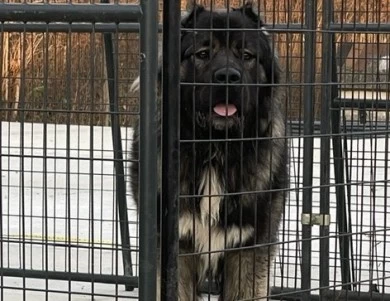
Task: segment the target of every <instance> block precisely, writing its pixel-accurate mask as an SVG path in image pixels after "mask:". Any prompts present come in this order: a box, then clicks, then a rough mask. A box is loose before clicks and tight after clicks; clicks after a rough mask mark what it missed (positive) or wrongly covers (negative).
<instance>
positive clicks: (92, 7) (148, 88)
mask: <svg viewBox="0 0 390 301" xmlns="http://www.w3.org/2000/svg"><path fill="white" fill-rule="evenodd" d="M157 16H158V5H157V1H142V3H141V4H140V5H123V4H109V1H108V0H101V4H77V5H73V4H56V5H51V4H37V5H34V4H27V3H25V4H9V3H0V22H1V23H0V31H1V32H43V33H44V32H64V33H72V32H102V33H104V46H105V59H106V69H107V78H108V92H109V103H110V116H111V129H112V142H113V148H114V167H115V171H116V176H115V178H116V179H115V180H116V191H115V196H116V203H117V206H118V212H119V217H118V219H119V221H120V234H121V241H122V244H121V248H122V258H123V267H124V275H123V276H118V275H104V274H92V273H91V274H89V273H72V272H59V271H37V270H26V269H24V270H20V269H11V268H3V267H1V268H0V275H1V276H2V277H3V276H11V277H26V278H39V279H57V280H68V281H85V282H101V283H113V284H114V283H115V284H123V285H125V287H126V290H133V289H134V287H138V288H139V297H140V299H141V300H151V299H153V298H155V297H154V296H155V294H156V291H155V286H154V285H152V286H151V285H150V284H151V283H153V278H155V275H156V260H153V258H156V256H157V254H156V229H155V224H156V218H155V216H156V212H157V210H156V202H155V200H156V196H157V194H156V191H157V189H156V187H157V183H156V177H155V178H154V182H153V178H152V176H150V175H156V162H157V161H156V160H157V159H156V158H157V157H156V153H157V151H156V150H157V145H156V132H155V128H156V125H155V119H154V112H155V110H156V103H155V99H156V95H157V94H156V93H157V92H156V90H157V89H156V79H157V35H158V23H157V19H158V18H157ZM5 22H7V23H5ZM9 22H11V23H9ZM52 22H56V23H52ZM118 24H121V25H119V26H118ZM122 24H123V25H124V26H122ZM137 31H139V32H140V36H141V45H140V52H141V53H140V76H141V87H140V88H141V99H142V104H143V105H142V106H141V110H140V117H141V119H140V120H141V131H142V135H141V137H142V138H141V143H140V147H141V149H142V151H143V152H146V153H149V154H155V155H154V156H147V157H144V158H142V159H141V160H140V164H141V177H144V181H141V183H146V180H147V181H148V185H142V184H141V185H140V186H141V191H140V195H141V197H142V198H143V199H145V200H149V203H148V202H147V201H145V202H144V204H145V207H143V206H142V207H141V208H140V210H141V213H140V214H141V216H143V218H141V224H140V233H141V235H140V262H139V264H140V273H139V278H138V277H135V276H133V273H132V262H131V250H130V238H129V227H128V220H129V219H128V213H127V204H126V185H125V178H124V174H125V173H124V162H123V160H124V158H123V152H122V137H121V132H120V124H119V114H118V113H119V108H118V95H117V89H116V87H117V75H116V72H115V70H116V68H117V66H115V64H116V60H115V59H114V56H115V55H116V49H114V46H115V45H114V43H113V41H112V33H118V32H137ZM153 208H155V209H154V211H155V212H154V214H153ZM145 210H147V212H145ZM153 245H154V246H153ZM154 283H155V282H154Z"/></svg>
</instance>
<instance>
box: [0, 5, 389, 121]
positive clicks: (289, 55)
mask: <svg viewBox="0 0 390 301" xmlns="http://www.w3.org/2000/svg"><path fill="white" fill-rule="evenodd" d="M50 2H51V3H54V2H55V3H59V2H64V1H56V0H54V1H53V0H51V1H50ZM76 2H77V3H81V2H85V3H87V1H73V3H76ZM120 2H124V1H120ZM160 2H161V1H160ZM318 2H322V1H318ZM200 3H202V4H205V5H209V3H210V1H204V0H201V1H200ZM213 3H214V5H215V6H216V7H217V6H218V7H221V6H224V5H226V2H225V1H220V0H216V1H215V2H213ZM229 3H230V5H231V6H238V5H241V4H242V1H237V0H232V1H230V2H229ZM161 4H162V3H160V8H161V7H162V5H161ZM259 4H260V8H261V11H262V13H263V15H264V18H265V21H266V23H267V24H268V26H269V27H270V28H272V26H273V24H277V23H294V24H302V23H303V22H304V20H303V19H304V8H303V4H304V1H298V0H289V1H287V0H286V1H279V0H277V1H276V0H275V1H264V0H262V1H260V3H259ZM186 6H187V1H182V8H183V9H185V8H186ZM334 7H335V22H343V23H363V24H366V23H372V22H383V23H385V22H390V2H389V1H388V0H364V1H363V0H361V1H358V0H343V1H342V0H336V1H335V2H334ZM160 19H161V16H160ZM317 20H318V34H317V49H316V50H315V51H316V62H317V63H316V74H317V77H316V82H318V83H321V76H320V74H321V31H320V29H321V24H322V6H321V3H319V5H318V8H317ZM0 39H1V40H0V54H1V65H0V68H1V77H0V101H1V113H0V116H1V120H2V121H29V122H50V123H68V122H69V123H72V124H94V125H109V124H110V116H109V114H108V110H109V107H108V103H109V101H108V86H107V81H106V78H107V76H106V71H105V61H104V47H103V36H102V34H101V33H70V34H68V33H16V32H15V33H6V32H0ZM273 40H274V42H275V46H276V48H277V50H278V53H279V57H280V61H281V65H282V68H283V71H284V73H283V81H284V82H287V83H289V84H293V85H289V86H288V87H286V89H285V91H286V96H287V97H286V103H287V108H288V115H289V116H290V118H291V119H301V117H302V114H301V109H302V93H303V87H302V86H301V84H302V83H303V66H304V65H303V57H304V45H303V40H304V38H303V33H299V34H292V33H278V34H274V35H273ZM114 43H115V47H116V49H117V56H116V59H117V66H118V70H117V76H118V79H119V82H118V89H117V91H116V93H117V95H118V98H119V102H120V111H121V123H122V125H131V124H132V123H133V121H134V118H135V117H134V114H136V113H137V112H138V95H137V94H134V93H130V92H129V87H130V85H131V82H132V81H133V79H134V78H135V77H136V76H137V74H138V65H139V56H138V51H139V40H138V34H115V36H114ZM389 44H390V34H379V33H343V34H341V33H340V34H336V47H337V48H338V49H339V48H340V47H342V45H344V46H345V45H347V46H348V45H351V47H350V48H348V47H347V49H348V51H347V52H346V53H345V54H344V57H343V58H342V59H343V61H344V63H343V64H342V66H339V67H338V71H339V74H340V77H339V81H341V82H343V83H346V85H345V86H342V87H344V88H346V89H348V88H352V87H353V88H359V89H366V90H367V89H369V90H371V91H373V90H386V91H389V75H388V74H387V75H378V72H376V68H377V62H378V58H379V57H381V56H385V55H389V54H390V48H389ZM366 82H378V84H368V85H367V84H364V83H366ZM347 83H349V84H347ZM319 91H320V84H319V85H318V86H317V88H316V97H315V99H313V101H314V102H315V112H314V113H315V116H316V118H318V117H319V108H320V98H319Z"/></svg>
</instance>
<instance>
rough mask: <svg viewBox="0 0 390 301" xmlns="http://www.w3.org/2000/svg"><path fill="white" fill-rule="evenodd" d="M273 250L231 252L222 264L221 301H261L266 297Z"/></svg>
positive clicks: (260, 249)
mask: <svg viewBox="0 0 390 301" xmlns="http://www.w3.org/2000/svg"><path fill="white" fill-rule="evenodd" d="M274 253H275V252H274V250H273V249H271V250H270V247H262V248H257V249H254V250H253V249H252V250H243V251H236V252H231V253H229V254H227V255H226V258H225V264H224V269H225V271H224V285H223V292H222V296H223V298H220V300H221V299H222V300H223V301H235V300H241V299H251V298H253V299H254V300H261V299H263V298H266V297H267V295H268V293H267V292H268V274H269V262H272V258H273V254H274Z"/></svg>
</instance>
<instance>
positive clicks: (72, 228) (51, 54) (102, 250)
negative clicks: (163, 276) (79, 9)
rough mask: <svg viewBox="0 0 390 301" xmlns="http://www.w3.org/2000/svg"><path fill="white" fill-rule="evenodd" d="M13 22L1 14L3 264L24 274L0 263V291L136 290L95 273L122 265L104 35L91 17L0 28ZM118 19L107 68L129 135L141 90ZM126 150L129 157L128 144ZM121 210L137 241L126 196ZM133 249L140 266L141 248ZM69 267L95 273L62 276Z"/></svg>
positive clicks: (131, 36)
mask: <svg viewBox="0 0 390 301" xmlns="http://www.w3.org/2000/svg"><path fill="white" fill-rule="evenodd" d="M7 3H11V2H7ZM28 3H30V1H29V2H28ZM31 3H35V4H36V2H35V1H32V2H31ZM50 3H63V4H65V3H67V1H50ZM73 3H75V2H73ZM78 3H91V2H85V1H81V2H78ZM96 3H98V1H97V2H96ZM123 3H125V2H123ZM91 4H92V3H91ZM11 23H12V22H6V23H2V24H1V33H0V41H1V42H0V53H1V57H2V60H1V64H0V66H1V83H0V84H1V87H0V95H1V100H2V104H1V106H2V107H1V108H2V110H1V112H0V116H1V125H0V128H1V174H2V178H1V227H0V232H1V235H0V236H1V241H2V243H1V271H3V269H4V270H7V269H12V270H20V271H21V273H20V274H19V277H7V276H4V274H3V272H0V274H1V291H0V299H1V300H54V299H58V300H91V299H98V298H100V299H102V300H122V299H123V298H126V299H134V298H136V297H137V294H136V293H134V292H127V291H125V287H124V285H120V284H115V283H113V284H108V283H107V284H106V283H104V282H103V283H101V281H100V283H99V281H96V282H95V281H94V280H93V279H94V276H93V275H106V276H121V275H123V273H124V272H123V263H122V249H123V245H122V242H121V237H120V228H119V217H118V205H117V202H116V196H115V190H116V178H115V177H116V176H118V172H117V171H116V170H115V168H114V157H113V154H114V152H113V136H112V129H111V127H110V125H111V122H112V120H111V115H110V103H109V100H110V95H109V85H108V80H107V78H108V75H107V69H106V68H107V64H106V61H105V51H104V34H103V33H101V32H99V30H98V29H96V28H98V26H99V25H96V24H92V25H91V30H90V32H89V33H88V32H86V33H79V32H78V30H73V28H76V27H77V26H76V27H71V26H70V25H69V24H65V27H66V26H67V27H66V29H65V30H64V31H65V32H52V30H51V28H52V27H51V26H52V24H51V25H47V24H42V23H39V24H37V25H38V26H40V27H43V30H41V31H39V30H38V32H29V30H30V29H29V24H27V25H26V26H25V27H24V29H23V27H22V30H21V32H20V31H15V32H12V31H6V30H4V28H5V27H3V25H4V26H6V25H9V24H11ZM16 23H17V22H16ZM16 23H14V24H11V25H17V24H16ZM57 25H58V24H57ZM118 26H119V24H117V25H116V29H115V28H114V33H113V37H112V39H113V46H114V52H115V53H114V56H113V57H114V61H115V66H116V67H115V68H114V67H112V68H114V69H115V70H114V74H115V76H116V79H117V81H116V83H115V94H116V95H115V97H116V98H117V100H118V103H119V111H118V112H117V116H119V122H120V124H121V125H122V126H123V129H122V130H121V135H122V137H126V136H131V128H130V127H129V125H130V124H132V123H134V120H135V119H137V118H138V117H137V115H138V99H137V96H136V95H134V93H130V92H129V86H130V85H131V83H132V81H133V80H134V78H135V77H136V76H137V74H138V58H139V46H138V45H139V38H138V34H137V33H119V32H118V29H117V28H118ZM123 153H124V154H125V158H126V156H127V155H126V154H127V153H128V145H126V144H125V143H124V144H123ZM127 163H128V162H127V161H126V162H125V165H126V164H127ZM128 198H129V199H130V197H129V196H128ZM128 216H130V219H129V221H128V225H129V231H130V237H129V240H130V244H131V246H132V248H134V250H136V249H138V240H137V239H136V238H137V236H138V234H137V233H138V222H137V215H136V214H135V209H134V206H133V204H132V202H131V201H130V200H129V202H128ZM131 255H132V257H133V258H132V262H133V265H132V269H133V274H134V275H137V273H138V264H137V262H138V253H137V252H135V251H133V252H132V253H131ZM24 271H32V272H33V273H34V272H35V276H33V277H32V278H29V277H28V274H25V273H24ZM40 271H42V272H43V273H42V274H41V275H40V276H38V277H37V276H36V275H38V274H39V272H40ZM45 272H51V273H52V274H51V275H52V276H53V275H54V278H53V279H51V276H45V275H46V274H44V273H45ZM4 273H5V272H4ZM56 273H57V274H56ZM61 273H62V276H60V278H59V279H61V280H59V279H57V278H56V277H58V275H60V274H61ZM66 273H69V275H70V273H74V274H80V275H81V274H82V275H92V276H90V277H89V278H91V279H92V280H91V281H88V282H85V281H83V282H78V281H71V278H70V276H69V280H67V278H68V277H67V276H66V277H64V276H63V275H64V274H66ZM42 275H43V277H42ZM39 278H43V279H39ZM55 279H57V280H55Z"/></svg>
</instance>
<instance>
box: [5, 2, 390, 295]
mask: <svg viewBox="0 0 390 301" xmlns="http://www.w3.org/2000/svg"><path fill="white" fill-rule="evenodd" d="M179 4H180V3H179V2H178V1H164V11H165V13H164V21H163V22H164V28H165V29H166V30H164V46H163V48H164V50H163V52H164V57H165V58H166V60H164V65H163V74H169V76H164V78H168V80H167V81H164V83H163V87H164V89H163V93H164V95H171V96H172V95H179V93H178V91H179V90H178V89H179V84H180V83H179V78H178V72H176V70H179V68H178V65H179V62H178V57H179V56H178V53H179V52H178V48H177V47H176V46H177V45H178V43H177V42H178V40H179V36H180V32H179V16H180V5H179ZM317 4H318V3H317V1H305V24H304V25H299V24H297V25H295V24H274V25H273V26H271V27H270V31H273V32H276V33H278V32H286V33H287V32H288V33H292V32H297V33H302V34H303V35H304V36H305V40H304V47H305V54H306V55H305V58H304V83H305V86H304V95H303V100H304V124H303V135H304V138H303V139H304V150H303V156H304V158H305V159H304V161H303V170H304V173H303V187H304V189H302V191H303V203H302V205H303V207H302V209H303V215H302V220H301V222H302V224H303V225H302V241H301V243H302V254H301V258H302V265H301V270H302V278H301V279H302V281H301V288H300V289H289V288H288V287H273V288H272V290H271V294H273V295H275V296H274V298H276V299H280V298H283V299H294V300H295V299H297V298H299V299H302V300H311V299H313V300H314V299H318V298H320V299H321V300H328V299H333V298H335V297H336V296H337V298H339V299H352V300H357V299H362V300H370V299H374V300H390V298H389V295H388V294H384V293H377V292H375V291H374V290H371V291H369V292H356V291H352V287H353V284H354V280H353V277H352V272H351V270H352V269H353V267H352V266H351V259H350V256H351V244H352V242H351V230H350V225H349V224H348V222H347V220H348V218H347V215H348V210H347V205H346V204H347V201H348V198H350V192H349V191H348V189H350V186H346V187H345V186H344V183H345V182H347V183H349V175H348V174H345V170H347V171H348V168H346V167H345V164H346V163H348V161H347V160H346V159H345V154H346V148H347V147H346V143H344V142H343V138H344V135H343V134H342V132H341V129H343V125H341V124H340V120H342V116H341V112H342V110H344V109H345V108H348V107H352V108H354V107H356V105H357V106H358V107H359V108H360V109H365V108H366V107H367V106H370V107H371V108H372V107H378V108H382V109H384V110H386V112H387V115H388V111H389V105H388V102H386V101H377V102H375V103H370V104H368V103H366V102H365V101H364V102H358V104H357V103H356V101H353V100H346V99H344V98H343V97H341V96H339V80H338V74H337V67H338V66H340V65H342V61H343V56H342V55H341V54H340V53H337V50H336V42H335V35H336V34H337V33H344V32H367V31H373V32H385V33H388V32H390V24H386V23H378V24H358V23H354V24H342V23H336V22H333V1H326V0H324V1H323V2H322V5H323V10H322V18H323V23H322V28H321V31H318V30H317V21H318V20H317V18H316V16H317ZM20 12H22V13H20ZM156 16H157V4H156V3H155V2H153V1H141V5H140V6H138V5H119V4H110V5H104V6H103V5H81V6H75V5H70V4H69V5H68V4H64V5H56V6H53V5H48V4H42V5H39V7H38V6H36V5H28V4H8V3H7V4H6V3H2V4H0V21H1V22H2V23H1V33H4V32H14V31H15V32H16V31H19V32H30V31H31V32H51V31H54V32H69V31H70V32H84V31H85V32H88V31H96V32H105V35H104V43H105V50H106V51H105V54H106V63H107V78H108V79H109V80H108V81H109V95H110V97H109V99H110V112H111V127H112V137H113V145H114V158H115V171H116V200H117V202H118V207H120V208H122V209H120V210H119V212H121V214H122V216H120V221H121V222H120V228H121V238H122V246H121V247H122V251H123V265H124V267H125V269H124V276H118V275H115V276H114V275H102V274H81V273H70V272H57V271H48V270H46V271H37V270H27V269H11V268H7V267H4V266H1V269H0V274H1V276H2V278H3V277H6V276H16V277H23V278H28V277H31V278H44V279H63V280H74V281H87V282H105V283H117V284H124V285H126V288H127V289H132V288H134V287H138V284H139V285H140V287H139V297H140V300H151V299H152V297H151V296H153V295H154V294H155V285H154V283H155V278H154V277H155V276H153V275H154V274H155V273H154V272H155V269H156V266H155V264H151V262H153V260H151V259H152V258H156V255H157V254H156V253H155V248H154V246H155V239H154V238H155V229H156V228H155V227H156V225H155V220H156V219H155V216H156V212H155V211H154V210H153V208H154V206H155V202H154V200H155V199H156V195H155V189H153V187H156V181H157V178H156V177H155V175H156V171H155V170H154V166H155V162H156V157H155V154H156V145H155V133H154V128H155V125H154V124H153V120H154V118H153V112H154V111H155V103H154V101H153V100H154V99H155V92H154V91H156V86H155V85H156V82H155V78H156V66H157V42H156V41H157V17H156ZM138 21H140V27H138V23H137V22H138ZM18 22H26V23H24V24H23V23H18ZM42 22H44V23H42ZM51 22H58V23H55V24H54V23H51ZM79 22H83V24H81V23H79ZM84 22H86V23H84ZM126 22H130V23H126ZM71 23H72V24H71ZM95 23H96V24H95ZM70 24H71V25H70ZM138 29H139V30H140V31H141V49H143V50H141V53H145V56H144V55H141V57H140V61H141V63H142V64H141V99H142V100H143V101H141V119H140V120H141V124H142V125H143V127H142V128H143V129H144V131H145V132H143V134H142V135H141V137H143V138H144V140H143V142H142V143H144V144H143V146H142V147H143V151H141V153H143V154H149V155H148V156H144V157H143V160H141V161H140V162H142V163H141V164H145V165H144V167H143V168H144V169H142V168H141V170H143V171H144V173H143V176H141V177H142V178H141V183H146V182H147V183H149V184H148V185H144V186H143V187H144V188H143V189H142V188H141V191H142V192H141V193H142V194H143V198H144V199H145V200H149V202H148V203H146V204H145V207H148V208H147V212H145V211H143V212H141V213H140V240H141V241H140V267H139V273H140V278H139V279H138V277H135V276H132V272H131V265H132V262H131V257H130V250H131V246H130V242H129V233H128V232H129V229H128V223H127V220H128V217H127V210H125V209H124V208H126V206H127V205H126V202H125V187H126V186H125V180H124V172H123V169H124V167H123V158H122V146H121V140H122V137H121V133H120V129H119V122H118V119H117V115H116V114H115V113H116V112H117V111H118V107H117V106H118V104H117V95H116V93H117V92H116V89H115V87H116V85H117V82H116V81H117V77H116V75H115V72H114V70H116V68H117V67H116V66H115V64H116V60H115V49H114V48H113V45H114V44H113V42H112V37H111V33H117V32H122V31H123V32H130V31H137V30H138ZM318 36H321V37H322V41H323V43H322V49H321V51H322V58H321V60H322V66H323V68H322V70H321V72H322V73H321V77H322V80H321V82H322V83H323V84H322V85H321V99H322V100H323V101H322V103H321V123H320V125H319V130H320V135H319V136H318V137H320V139H321V148H320V154H321V159H320V160H321V171H320V175H321V176H320V210H319V213H314V212H313V207H312V203H313V202H312V197H313V191H312V188H313V161H314V158H313V150H314V143H313V140H314V137H315V136H316V133H317V130H318V129H317V128H315V126H316V123H315V121H314V115H313V101H312V99H314V98H315V92H314V85H315V83H316V82H315V74H316V68H315V65H316V64H315V60H316V57H315V49H316V48H317V42H316V38H317V37H318ZM145 37H146V38H145ZM2 51H3V50H2ZM324 83H331V84H324ZM176 105H178V104H176ZM177 113H178V108H177V106H175V105H174V104H173V103H171V104H170V110H169V111H168V110H166V111H164V112H163V114H164V117H166V118H164V121H166V122H167V123H166V124H164V125H163V131H164V133H165V135H166V139H167V141H168V142H167V143H168V144H167V145H168V146H169V148H170V149H175V148H176V147H177V144H178V142H179V138H178V137H177V136H175V134H176V133H177V116H178V114H177ZM301 126H302V125H300V124H298V131H300V130H301ZM344 129H345V128H344ZM388 130H389V129H388V126H384V127H383V128H382V132H383V133H382V134H384V135H385V136H386V139H388V133H389V132H388ZM331 141H332V142H333V157H334V163H333V166H332V164H331V160H330V159H331V156H330V152H331V147H330V143H331ZM163 156H164V158H165V160H164V162H165V163H166V164H167V165H164V166H163V170H166V173H167V174H170V176H169V177H166V178H167V179H168V178H169V179H174V178H177V173H176V172H175V170H176V169H175V166H177V163H178V161H177V160H178V158H177V157H176V156H177V154H175V153H174V152H171V153H169V152H167V151H164V152H163ZM330 168H334V173H335V188H336V196H337V215H336V219H337V221H338V223H337V225H338V227H339V229H338V231H339V235H338V239H339V245H340V258H339V260H340V266H341V274H342V285H339V286H338V287H335V289H332V286H331V285H330V281H329V277H330V276H329V272H330V269H329V262H330V259H329V217H330V208H329V194H330V191H329V189H330V186H331V185H332V184H331V182H330ZM141 185H142V184H141ZM163 187H166V190H165V193H166V195H165V197H166V199H168V200H170V202H169V203H166V204H165V205H166V206H167V208H166V209H168V210H167V212H168V213H167V215H166V216H165V219H163V222H165V223H164V224H163V229H164V230H165V231H164V232H163V233H165V234H163V235H166V236H164V238H163V240H162V242H163V243H165V244H163V246H162V250H163V253H162V265H163V268H162V271H163V272H165V273H163V274H162V278H163V279H165V281H164V282H163V283H168V285H166V286H163V289H164V290H165V291H166V292H167V295H169V296H174V295H175V285H176V283H177V279H176V278H175V277H174V276H173V275H175V271H176V268H177V266H176V258H177V257H176V256H177V252H178V250H177V234H176V233H177V231H176V229H177V217H176V213H177V206H176V204H177V183H176V182H175V181H168V182H166V183H163ZM152 200H153V201H152ZM145 207H144V208H142V209H141V210H144V209H146V208H145ZM2 215H3V213H2ZM331 219H332V220H333V219H334V217H333V216H331ZM313 224H316V225H319V227H320V231H321V234H320V237H321V238H320V244H321V246H320V273H319V275H320V287H319V295H313V294H311V292H312V290H313V288H312V287H311V285H310V283H311V278H312V275H311V269H312V262H311V257H312V238H313V236H312V228H313ZM385 231H386V229H385ZM2 244H3V242H2ZM209 289H210V286H209V285H208V284H207V285H206V286H205V291H207V290H209ZM166 300H174V298H172V297H171V298H166Z"/></svg>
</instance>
